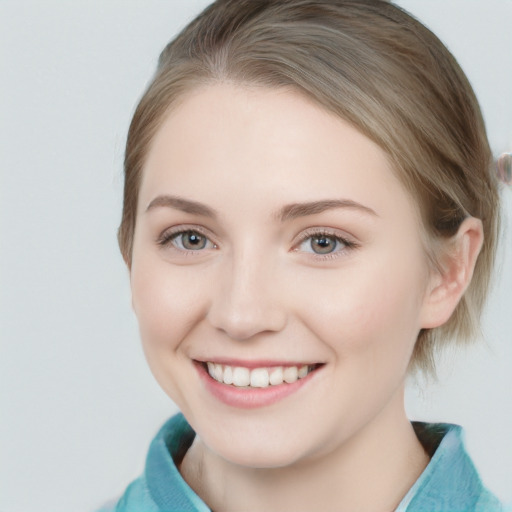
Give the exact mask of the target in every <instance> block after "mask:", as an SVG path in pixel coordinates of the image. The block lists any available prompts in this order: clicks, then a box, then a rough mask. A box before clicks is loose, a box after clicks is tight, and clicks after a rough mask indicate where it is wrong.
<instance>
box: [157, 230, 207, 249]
mask: <svg viewBox="0 0 512 512" xmlns="http://www.w3.org/2000/svg"><path fill="white" fill-rule="evenodd" d="M186 233H196V234H198V235H200V236H202V237H204V238H206V240H207V243H208V242H209V243H211V244H212V245H213V248H214V249H216V248H217V244H216V243H215V242H213V241H212V240H211V236H210V235H209V234H207V233H206V232H205V231H204V230H202V229H201V228H199V227H198V226H190V227H188V226H186V227H184V226H180V227H179V228H171V229H168V230H166V231H164V232H163V233H162V234H161V235H160V236H159V237H158V239H157V244H158V245H159V246H160V247H168V246H170V245H173V249H176V250H177V251H181V252H182V253H184V254H190V255H193V254H194V253H199V252H201V250H195V251H194V250H192V249H181V248H180V247H175V246H174V244H173V241H174V240H176V239H177V238H178V237H179V236H181V235H185V234H186Z"/></svg>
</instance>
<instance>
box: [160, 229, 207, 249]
mask: <svg viewBox="0 0 512 512" xmlns="http://www.w3.org/2000/svg"><path fill="white" fill-rule="evenodd" d="M169 243H170V244H172V245H174V247H176V248H177V249H181V250H182V251H201V250H203V249H214V248H215V244H214V243H213V242H212V241H211V240H210V239H209V238H208V237H207V236H205V235H203V234H202V233H200V232H199V231H194V230H192V229H190V230H186V231H180V232H179V233H171V234H170V235H167V236H165V237H163V239H162V240H161V242H160V244H161V245H167V244H169Z"/></svg>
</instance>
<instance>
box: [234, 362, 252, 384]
mask: <svg viewBox="0 0 512 512" xmlns="http://www.w3.org/2000/svg"><path fill="white" fill-rule="evenodd" d="M250 382H251V372H250V370H249V368H242V367H241V366H237V367H235V368H234V370H233V384H234V385H235V386H237V387H242V386H248V385H249V384H250Z"/></svg>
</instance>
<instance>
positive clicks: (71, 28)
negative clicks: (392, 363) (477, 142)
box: [0, 0, 512, 512]
mask: <svg viewBox="0 0 512 512" xmlns="http://www.w3.org/2000/svg"><path fill="white" fill-rule="evenodd" d="M207 3H208V1H206V0H167V1H164V0H144V1H142V0H132V1H127V0H107V1H106V0H73V1H71V0H68V1H66V0H60V1H57V0H45V1H42V0H41V1H38V0H30V1H29V0H0V59H1V60H0V64H1V81H0V92H1V94H0V173H1V174H0V179H1V182H0V244H1V250H0V315H1V316H0V336H1V339H0V342H1V345H0V511H2V512H31V511H34V510H37V511H38V512H70V511H73V512H86V511H90V510H92V509H93V508H94V507H95V506H97V505H99V504H100V503H101V502H103V501H105V500H106V499H108V498H110V497H114V496H116V495H118V494H119V493H120V492H121V491H122V490H123V489H124V488H125V486H126V485H127V484H128V483H129V481H130V480H131V479H133V478H135V477H136V476H137V475H138V474H139V473H140V471H141V470H142V468H143V463H144V457H145V453H146V450H147V447H148V444H149V442H150V440H151V438H152V436H153V435H154V433H155V432H156V430H157V429H158V428H159V426H160V425H161V424H162V423H163V421H164V420H165V419H166V418H167V417H168V416H169V415H171V414H172V413H174V412H175V410H176V408H175V406H174V405H173V404H172V402H171V401H170V400H169V399H168V398H167V396H165V395H164V393H163V392H162V391H161V390H160V388H159V387H158V386H157V384H156V383H155V382H154V380H153V378H152V376H151V374H150V372H149V370H148V369H147V367H146V363H145V361H144V357H143V354H142V350H141V348H140V345H139V340H138V332H137V326H136V322H135V319H134V316H133V314H132V312H131V308H130V294H129V282H128V275H127V272H126V269H125V268H124V265H123V262H122V259H121V257H120V255H119V252H118V249H117V244H116V228H117V225H118V222H119V219H120V210H121V191H122V157H123V146H124V141H125V136H126V131H127V127H128V123H129V120H130V116H131V114H132V112H133V109H134V106H135V104H136V101H137V99H138V98H139V97H140V95H141V93H142V90H143V88H144V87H145V85H146V83H147V81H148V80H149V78H150V76H151V74H152V73H153V71H154V68H155V65H156V60H157V57H158V54H159V52H160V50H161V49H162V48H163V46H164V45H165V44H166V43H167V42H168V41H169V39H171V37H172V36H173V35H174V34H175V33H176V31H177V30H178V29H179V28H181V27H183V26H184V24H185V23H186V22H187V21H188V20H190V19H191V17H192V16H193V15H194V14H196V13H198V12H199V10H200V9H202V8H203V7H204V6H206V5H207ZM399 3H400V4H401V5H403V6H404V7H405V8H406V9H408V10H410V11H411V12H412V13H413V14H415V15H416V16H417V17H419V18H420V19H421V20H422V21H424V22H425V23H426V24H427V25H428V26H429V27H430V28H432V29H433V30H434V32H436V33H437V34H438V35H439V36H440V37H441V39H442V40H443V41H445V43H446V44H447V45H448V47H449V48H450V49H451V50H452V52H453V53H454V54H455V56H456V57H457V58H458V59H459V62H460V63H461V65H462V67H463V68H464V70H465V71H466V73H467V74H468V76H469V78H470V80H471V82H472V84H473V86H474V88H475V90H476V93H477V96H478V97H479V99H480V101H481V105H482V108H483V112H484V116H485V119H486V122H487V125H488V130H489V136H490V140H491V144H492V148H493V151H494V152H495V153H496V155H497V154H499V153H501V152H503V151H511V150H512V104H511V101H510V99H511V97H510V95H511V91H512V71H511V70H512V66H511V64H512V57H511V54H512V31H511V29H510V27H511V26H512V1H511V0H485V1H484V0H430V1H427V0H402V1H400V2H399ZM503 197H504V203H505V213H504V218H505V230H506V232H505V234H504V235H503V237H502V249H503V250H502V253H501V260H500V261H501V263H500V267H499V269H498V278H497V280H496V287H495V289H494V292H493V295H492V297H491V300H490V304H489V308H488V310H487V313H486V316H485V321H484V334H485V343H480V344H479V345H477V346H476V347H475V348H472V349H470V350H468V351H458V352H451V353H450V354H448V355H447V357H446V358H445V359H444V363H443V364H442V365H441V371H440V383H439V384H436V385H431V386H428V387H425V386H424V387H421V388H418V387H417V386H414V385H412V386H411V387H410V389H409V390H408V393H407V403H408V410H409V413H410V415H411V417H412V418H415V419H422V420H432V421H447V422H453V423H459V424H462V425H463V426H464V427H465V428H466V436H467V442H468V446H469V450H470V452H471V454H472V456H473V457H474V459H475V461H476V463H477V465H478V467H479V469H480V471H481V474H482V475H483V478H484V480H485V481H486V482H487V484H488V485H489V486H490V487H491V489H493V490H494V491H495V492H496V493H498V494H499V495H500V496H501V497H502V498H505V499H506V500H507V501H508V500H512V441H511V437H510V433H511V432H512V371H511V367H512V339H511V338H512V320H511V317H512V314H511V313H512V310H511V306H512V301H511V297H512V243H511V241H512V235H511V232H510V231H511V224H512V189H510V188H509V189H506V190H504V192H503Z"/></svg>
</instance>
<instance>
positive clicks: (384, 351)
mask: <svg viewBox="0 0 512 512" xmlns="http://www.w3.org/2000/svg"><path fill="white" fill-rule="evenodd" d="M351 270H353V271H351ZM422 282H423V278H422V272H421V269H420V268H419V266H418V267H416V268H412V267H411V268H409V269H407V268H404V266H403V265H398V264H397V263H396V262H394V261H392V260H390V259H384V258H382V259H381V260H380V261H377V262H375V263H374V264H372V265H365V267H364V272H361V271H356V270H355V269H348V270H347V271H344V272H338V273H333V274H332V275H330V276H326V277H325V278H324V282H321V283H318V281H317V282H316V285H317V287H318V288H319V289H322V290H323V292H324V293H323V294H322V296H321V298H319V300H315V301H313V302H311V303H309V304H308V306H309V307H308V308H304V312H305V313H304V317H305V318H306V319H307V322H308V325H309V327H310V329H312V330H314V331H316V332H317V333H318V336H319V338H321V339H323V340H324V341H325V342H326V343H328V344H329V345H330V347H331V349H332V350H333V351H334V352H335V353H336V356H337V358H339V359H340V360H343V359H345V358H347V360H348V358H349V357H350V360H351V361H357V360H358V358H360V362H361V364H364V365H365V366H366V368H368V367H369V365H370V366H373V367H374V370H375V368H377V367H382V366H384V365H383V362H384V361H388V362H389V364H394V362H393V358H394V359H395V360H396V361H395V362H396V364H400V365H403V364H404V358H405V359H407V358H408V357H409V355H410V353H411V351H412V348H413V346H414V342H415V340H416V336H417V333H418V331H419V327H418V325H419V322H418V319H419V314H420V311H421V289H422ZM309 296H312V295H309ZM311 306H313V307H311Z"/></svg>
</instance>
